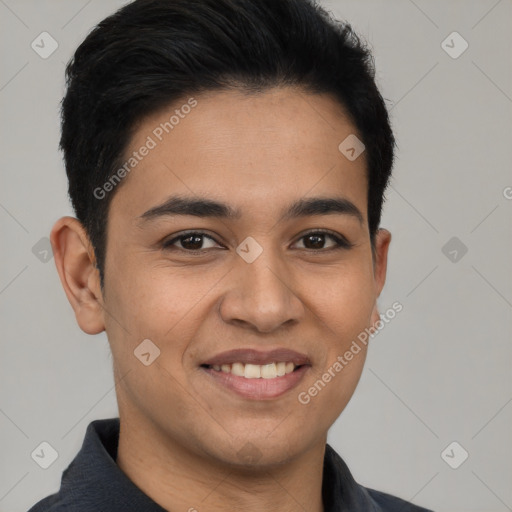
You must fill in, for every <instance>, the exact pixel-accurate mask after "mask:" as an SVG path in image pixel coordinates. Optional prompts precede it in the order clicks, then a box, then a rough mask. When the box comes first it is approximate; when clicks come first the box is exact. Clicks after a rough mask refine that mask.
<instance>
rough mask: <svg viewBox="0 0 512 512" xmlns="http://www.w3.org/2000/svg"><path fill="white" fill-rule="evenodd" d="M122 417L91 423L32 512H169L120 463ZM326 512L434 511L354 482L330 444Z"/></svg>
mask: <svg viewBox="0 0 512 512" xmlns="http://www.w3.org/2000/svg"><path fill="white" fill-rule="evenodd" d="M119 425H120V423H119V418H110V419H103V420H95V421H92V422H91V423H89V426H88V427H87V431H86V434H85V439H84V442H83V444H82V448H81V449H80V451H79V452H78V454H77V455H76V457H75V458H74V460H73V461H72V462H71V464H70V465H69V466H68V467H67V469H66V470H65V471H64V472H63V473H62V480H61V486H60V490H59V492H57V493H56V494H52V495H51V496H48V497H46V498H44V499H42V500H41V501H39V502H38V503H36V504H35V505H34V506H33V507H32V508H31V509H30V510H29V512H118V511H119V512H131V511H133V512H165V509H164V508H162V507H161V506H160V505H158V504H157V503H155V502H154V501H153V500H152V499H151V498H150V497H149V496H147V495H146V494H144V493H143V492H142V491H141V490H140V489H139V488H138V487H137V486H136V485H135V484H134V483H133V482H132V481H131V480H130V479H129V478H128V477H127V476H126V475H125V474H124V473H123V471H121V469H120V468H119V466H118V465H117V464H116V458H117V446H118V442H119ZM323 471H324V473H323V481H322V498H323V504H324V512H344V511H346V512H363V511H364V512H391V511H392V512H432V511H431V510H428V509H425V508H421V507H418V506H416V505H412V504H411V503H408V502H406V501H403V500H401V499H399V498H396V497H394V496H391V495H389V494H385V493H382V492H379V491H376V490H373V489H368V488H366V487H363V486H361V485H359V484H358V483H356V481H355V480H354V478H353V477H352V475H351V474H350V471H349V469H348V467H347V465H346V464H345V462H343V460H342V458H341V457H340V456H339V455H338V454H337V453H336V452H335V451H334V449H333V448H332V447H331V446H329V445H328V444H327V445H326V450H325V457H324V469H323Z"/></svg>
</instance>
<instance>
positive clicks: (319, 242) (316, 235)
mask: <svg viewBox="0 0 512 512" xmlns="http://www.w3.org/2000/svg"><path fill="white" fill-rule="evenodd" d="M328 239H331V240H332V241H334V244H332V243H331V246H330V247H325V244H326V240H328ZM299 240H304V242H303V247H299V248H300V249H311V250H318V249H328V250H332V249H350V248H351V247H353V245H354V244H351V243H350V242H349V241H348V240H347V239H346V238H345V237H343V236H340V235H338V234H336V233H333V232H331V231H325V230H322V231H310V232H309V233H306V234H305V235H302V236H301V237H300V239H299Z"/></svg>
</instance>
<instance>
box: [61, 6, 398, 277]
mask: <svg viewBox="0 0 512 512" xmlns="http://www.w3.org/2000/svg"><path fill="white" fill-rule="evenodd" d="M374 78H375V68H374V61H373V57H372V55H371V52H370V50H369V49H368V48H367V47H366V45H365V44H364V43H363V42H362V41H361V39H360V38H359V37H358V36H357V35H356V34H355V33H354V31H353V30H352V28H351V26H350V25H349V24H348V23H346V22H345V23H343V22H339V21H335V20H333V19H332V18H331V17H330V15H329V14H328V13H327V12H326V11H325V10H324V9H323V8H321V7H320V6H318V5H316V4H314V3H313V0H136V1H134V2H132V3H130V4H128V5H126V6H124V7H123V8H121V9H120V10H118V11H117V12H116V13H114V14H113V15H111V16H109V17H108V18H106V19H104V20H103V21H101V22H100V23H99V24H98V25H97V26H96V27H95V28H94V29H93V30H92V31H91V33H90V34H89V35H88V36H87V37H86V39H85V40H84V41H83V42H82V44H81V45H80V46H79V47H78V49H77V50H76V52H75V54H74V56H73V58H72V59H71V61H70V62H69V63H68V65H67V68H66V81H67V91H66V95H65V97H64V99H63V101H62V136H61V140H60V147H61V149H62V150H63V152H64V161H65V165H66V172H67V176H68V181H69V195H70V198H71V201H72V204H73V207H74V210H75V213H76V215H77V218H78V219H79V220H80V222H81V223H82V224H83V225H84V228H85V230H86V231H87V234H88V236H89V238H90V241H91V243H92V245H93V247H94V252H95V258H96V265H97V267H98V269H99V271H100V277H101V282H102V286H103V279H104V275H103V272H104V262H105V251H106V243H107V240H106V232H107V219H108V209H109V204H110V201H111V200H112V197H113V195H114V193H115V190H113V191H112V192H111V193H109V194H108V195H107V196H106V197H105V198H104V199H98V198H97V197H96V196H95V194H94V190H97V189H98V187H102V185H103V184H105V183H106V182H107V181H108V180H109V179H110V178H111V177H112V176H113V174H114V173H115V172H116V170H118V168H119V167H120V166H121V165H122V156H123V153H124V152H125V151H126V149H127V146H128V145H129V143H130V140H131V136H132V134H133V132H134V130H135V126H136V125H137V123H138V122H139V121H141V120H142V119H143V118H144V117H146V116H148V115H150V114H153V113H155V112H157V111H159V110H161V109H163V108H164V107H166V106H168V105H170V104H172V103H173V102H176V101H177V100H179V99H182V98H184V97H185V96H187V95H191V94H198V93H201V92H204V91H214V90H226V89H227V90H229V89H237V90H243V91H246V92H251V93H258V92H263V91H265V90H267V89H269V88H272V87H276V86H287V85H288V86H295V87H300V88H302V90H304V91H306V92H310V93H328V94H331V95H332V96H333V97H334V98H335V99H336V100H337V101H338V102H339V103H340V104H341V105H342V107H344V110H345V111H346V112H347V113H348V115H349V118H350V120H351V121H352V123H353V124H354V126H355V127H356V128H357V130H358V132H359V135H360V137H361V138H362V141H363V143H364V145H365V147H366V150H365V153H364V156H365V158H366V164H367V181H368V224H369V232H370V237H371V240H372V247H374V237H375V234H376V232H377V229H378V227H379V223H380V217H381V211H382V204H383V201H384V191H385V189H386V187H387V184H388V180H389V177H390V175H391V169H392V165H393V156H394V146H395V139H394V137H393V133H392V130H391V127H390V123H389V118H388V113H387V110H386V107H385V104H384V101H383V98H382V96H381V94H380V93H379V91H378V89H377V86H376V84H375V80H374ZM340 142H341V141H340Z"/></svg>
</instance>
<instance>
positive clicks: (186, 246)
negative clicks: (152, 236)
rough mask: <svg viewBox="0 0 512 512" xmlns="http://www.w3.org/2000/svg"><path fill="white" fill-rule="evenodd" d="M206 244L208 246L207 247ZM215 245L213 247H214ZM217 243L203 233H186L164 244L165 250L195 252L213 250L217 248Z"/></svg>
mask: <svg viewBox="0 0 512 512" xmlns="http://www.w3.org/2000/svg"><path fill="white" fill-rule="evenodd" d="M205 243H206V244H210V245H207V246H206V247H205ZM212 244H213V245H212ZM215 244H217V242H215V240H214V239H213V238H212V237H211V236H208V235H206V234H205V233H201V232H192V233H184V234H182V235H179V236H176V237H174V238H172V239H171V240H168V241H166V242H164V243H163V248H164V249H173V248H176V249H178V250H182V251H188V252H194V251H202V250H204V249H208V248H211V247H213V246H215ZM217 245H218V244H217Z"/></svg>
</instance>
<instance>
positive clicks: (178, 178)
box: [53, 88, 390, 464]
mask: <svg viewBox="0 0 512 512" xmlns="http://www.w3.org/2000/svg"><path fill="white" fill-rule="evenodd" d="M187 99H188V98H187ZM187 99H185V100H184V101H183V103H182V104H183V105H184V104H186V103H187ZM195 101H196V102H197V103H196V104H195V106H193V108H190V109H188V108H181V110H180V106H181V105H182V104H181V103H180V105H173V107H172V108H171V109H169V110H167V109H166V110H165V111H161V112H159V113H158V114H157V115H153V116H151V117H149V118H147V119H145V120H144V121H143V122H142V123H141V124H140V125H139V126H138V127H137V131H136V133H135V135H134V137H133V139H132V141H131V144H130V147H129V149H128V151H127V152H126V159H128V158H129V157H130V156H131V155H132V154H133V152H134V151H138V152H139V153H138V154H139V156H141V153H147V154H146V155H145V156H144V157H141V159H140V160H139V161H138V163H137V164H136V166H135V167H133V168H132V169H131V170H130V172H129V173H128V174H127V176H126V177H124V179H123V181H122V183H121V184H120V185H118V187H119V189H118V190H116V191H115V195H114V197H113V199H112V203H111V205H110V210H109V223H108V230H107V239H108V244H107V250H106V261H105V288H104V294H103V295H102V294H101V292H99V288H98V280H97V273H96V272H93V271H91V273H90V275H89V281H88V282H89V284H90V288H91V290H93V291H92V292H91V293H92V294H93V295H96V298H97V301H98V302H99V304H100V305H101V307H97V308H94V307H92V306H91V307H90V308H88V309H87V312H86V313H80V310H79V309H78V310H77V308H75V311H77V319H78V321H79V323H80V325H81V327H82V329H84V330H85V331H86V332H98V331H100V330H102V329H103V328H105V329H106V331H107V334H108V339H109V343H110V345H111V349H112V354H113V361H114V370H115V377H116V380H118V384H117V388H116V391H117V396H118V402H119V411H120V416H121V418H122V419H123V418H126V421H127V423H130V424H132V425H137V426H138V427H139V428H144V429H147V430H148V429H149V430H151V431H152V432H153V433H154V435H155V436H159V437H160V438H161V442H163V443H167V444H168V446H169V448H172V447H176V446H180V447H181V449H183V450H187V451H188V452H190V453H193V454H195V455H197V456H200V457H203V458H204V457H208V458H209V459H210V460H212V461H222V462H225V463H235V464H240V463H241V461H242V459H243V455H244V454H245V455H247V451H248V450H249V452H250V453H249V455H251V454H252V455H253V462H255V461H256V463H257V464H274V463H279V462H283V461H285V460H287V458H289V457H292V456H293V455H294V454H297V453H300V452H303V451H305V450H307V449H308V448H310V447H312V446H314V445H315V444H317V443H319V442H325V437H326V434H327V431H328V429H329V428H330V426H331V425H332V424H333V422H334V421H335V420H336V418H337V417H338V416H339V414H340V413H341V411H342V410H343V409H344V408H345V406H346V405H347V403H348V401H349V399H350V397H351V396H352V394H353V392H354V390H355V387H356V385H357V382H358V380H359V377H360V375H361V371H362V368H363V364H364V360H365V356H366V348H365V347H364V346H363V347H362V349H361V350H360V352H359V353H357V355H354V356H353V358H352V359H351V360H350V361H347V364H346V365H344V367H343V369H342V370H341V371H337V372H336V371H335V372H334V375H335V376H334V377H332V378H331V379H329V380H330V382H325V380H327V379H324V381H323V382H324V385H322V386H320V385H318V384H317V386H316V389H317V392H316V393H315V392H313V393H308V390H309V389H310V388H312V387H314V386H315V383H316V382H317V381H318V380H319V379H320V380H321V379H322V375H324V374H325V373H326V372H328V370H329V368H331V376H332V375H333V371H332V367H333V364H334V363H335V362H336V361H337V360H338V356H343V355H344V354H345V353H346V352H347V350H349V348H350V346H351V344H352V342H353V341H354V340H356V339H357V336H358V335H359V334H360V333H361V332H362V331H364V330H365V328H367V327H369V326H371V325H372V323H374V322H375V321H376V320H378V313H377V309H376V307H375V305H376V299H377V297H378V295H379V294H380V291H381V289H382V286H383V284H384V279H385V268H386V255H387V249H388V244H389V240H390V237H389V233H388V232H387V231H385V230H381V231H380V232H379V234H378V236H377V239H376V254H375V259H372V250H371V244H370V237H369V232H368V221H367V206H368V205H367V186H368V185H367V179H366V170H365V158H364V157H365V155H364V153H363V154H362V155H361V156H360V157H358V158H357V159H355V160H353V161H350V160H349V159H347V158H346V157H345V156H344V155H343V154H342V153H341V152H340V151H339V149H338V146H339V144H340V143H341V142H342V141H343V140H344V139H345V138H346V137H347V136H349V135H351V134H357V131H356V129H355V128H354V126H353V125H352V124H351V123H350V122H349V121H348V119H347V117H346V116H345V115H344V112H343V110H342V109H341V107H340V106H339V105H338V103H337V102H335V101H334V100H333V99H331V98H330V97H328V96H321V95H310V94H306V93H304V92H301V91H297V90H293V89H288V88H284V89H274V90H271V91H268V92H265V93H260V94H258V95H251V96H249V95H244V94H242V93H240V92H232V91H230V92H220V93H219V92H216V93H209V94H203V95H200V96H196V97H195ZM176 108H177V109H178V110H180V113H181V115H180V116H179V118H180V119H179V122H178V123H176V124H174V125H173V128H172V130H171V129H169V128H168V127H167V128H168V130H169V133H167V132H166V131H165V130H163V129H162V125H161V123H165V122H166V121H169V118H170V116H171V115H172V114H173V112H174V110H175V109H176ZM185 112H186V114H185ZM175 121H176V120H174V122H175ZM159 127H160V129H159ZM148 137H150V139H151V140H152V141H153V142H154V144H153V143H151V142H150V141H149V139H148ZM160 139H161V140H160ZM145 145H146V147H148V146H153V147H151V149H150V150H149V151H147V152H146V151H144V150H142V151H139V149H140V148H141V147H142V146H145ZM177 198H178V199H180V201H178V200H177ZM213 203H215V204H213ZM53 238H55V239H56V235H53ZM55 245H56V246H57V245H58V244H57V243H56V244H55ZM68 295H69V294H68ZM143 340H150V341H145V342H144V344H143V345H141V343H142V342H143ZM234 350H235V351H238V352H234V353H233V352H232V351H234ZM134 351H135V353H136V354H138V356H139V357H136V356H135V354H134ZM158 351H159V354H158ZM271 351H275V352H273V353H271ZM141 354H144V355H141ZM141 359H142V361H141ZM144 362H145V363H147V364H144ZM274 362H275V363H282V364H277V365H276V366H274V365H273V364H272V363H274ZM240 363H242V364H240ZM243 363H247V364H248V366H243ZM284 363H288V364H287V365H286V364H284ZM291 363H294V365H291ZM222 365H223V366H222ZM253 365H254V366H253ZM219 367H220V369H219ZM292 369H293V371H291V370H292ZM283 371H284V372H289V373H285V374H284V375H281V374H282V373H283ZM253 372H254V373H253ZM258 372H259V373H258ZM240 373H243V375H244V376H241V375H240ZM262 373H263V377H268V378H263V377H262V376H261V375H262ZM237 374H238V375H237ZM277 374H279V375H277ZM257 375H260V378H249V377H255V376H257ZM305 393H306V394H307V396H309V400H306V399H305V398H304V397H305ZM300 397H302V400H301V399H300ZM305 402H307V403H305ZM147 430H146V431H147ZM248 443H251V444H248Z"/></svg>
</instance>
